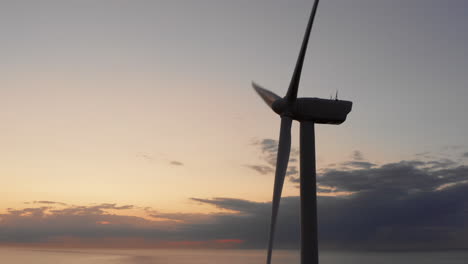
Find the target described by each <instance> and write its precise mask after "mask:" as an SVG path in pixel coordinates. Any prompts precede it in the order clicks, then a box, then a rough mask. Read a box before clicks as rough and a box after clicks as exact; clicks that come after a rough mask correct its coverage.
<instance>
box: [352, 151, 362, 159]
mask: <svg viewBox="0 0 468 264" xmlns="http://www.w3.org/2000/svg"><path fill="white" fill-rule="evenodd" d="M353 160H355V161H356V160H357V161H360V160H364V156H363V155H362V152H361V151H359V150H355V151H354V152H353Z"/></svg>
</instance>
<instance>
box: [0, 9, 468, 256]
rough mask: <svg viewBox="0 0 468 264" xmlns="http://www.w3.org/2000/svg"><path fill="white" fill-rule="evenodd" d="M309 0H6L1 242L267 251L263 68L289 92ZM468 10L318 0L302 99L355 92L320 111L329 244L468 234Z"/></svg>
mask: <svg viewBox="0 0 468 264" xmlns="http://www.w3.org/2000/svg"><path fill="white" fill-rule="evenodd" d="M311 7H312V1H309V0H307V1H306V0H294V1H279V0H269V1H267V0H255V1H246V0H238V1H227V0H216V1H214V0H199V1H190V0H171V1H169V0H167V1H166V0H154V1H149V0H137V1H123V0H112V1H111V0H102V1H86V0H85V1H58V0H56V1H51V0H43V1H32V0H31V1H22V0H19V1H2V2H0V32H1V33H0V43H1V44H0V57H1V58H2V59H1V60H0V72H1V73H0V120H2V122H0V131H1V137H0V146H1V148H0V165H1V166H0V180H1V185H0V244H1V245H34V246H47V245H52V246H58V245H64V246H81V245H83V244H87V245H93V246H96V247H98V246H112V247H126V246H129V245H133V246H138V247H223V248H224V247H242V248H263V247H264V246H265V245H266V238H267V225H268V214H269V210H270V206H271V205H270V200H271V197H272V190H273V168H274V157H275V156H274V155H275V151H276V150H275V147H276V144H277V141H276V139H277V138H278V132H279V118H278V116H276V115H275V114H274V113H273V112H272V111H271V110H270V109H268V107H266V106H265V105H264V103H263V102H262V101H261V99H260V98H258V96H257V95H256V94H255V93H254V91H253V89H252V88H251V82H252V81H255V82H257V83H259V84H261V85H262V86H264V87H265V88H267V89H270V90H271V91H273V92H275V93H277V94H279V95H283V94H284V93H285V92H286V88H287V87H288V83H289V80H290V77H291V74H292V71H293V66H294V64H295V60H296V57H297V54H298V51H299V47H300V43H301V41H302V36H303V33H304V30H305V26H306V22H307V19H308V15H309V12H310V9H311ZM466 10H468V2H466V1H464V0H447V1H435V0H409V1H408V0H405V1H403V0H395V1H385V0H354V1H348V0H323V1H321V3H320V6H319V10H318V14H317V18H316V21H315V25H314V29H313V32H312V36H311V39H310V44H309V51H308V53H307V57H306V62H305V65H304V69H303V74H302V81H301V86H300V88H299V96H302V97H322V98H328V97H329V96H330V95H331V94H335V92H336V91H339V98H340V99H346V100H351V101H353V102H354V105H353V110H352V112H351V114H350V115H349V117H348V119H347V121H346V122H345V123H344V124H342V125H340V126H326V125H320V126H317V128H316V141H317V168H318V172H319V179H318V181H319V187H320V188H319V190H318V191H319V194H320V199H319V222H320V227H319V228H320V241H321V245H323V246H324V247H328V248H343V247H345V245H349V244H350V242H353V243H352V244H353V245H355V247H356V249H362V248H374V249H396V248H398V249H408V248H411V249H413V248H418V249H421V248H422V249H427V248H463V247H465V248H466V247H468V240H467V239H466V237H468V236H467V234H468V229H466V228H465V227H464V226H468V225H466V223H467V222H468V214H467V212H468V203H467V201H468V199H467V198H468V197H466V193H468V192H467V187H468V185H467V184H468V171H467V167H466V163H467V161H468V147H467V145H466V135H467V134H468V122H467V121H466V113H467V112H468V104H466V100H467V99H468V89H467V86H468V80H467V78H466V73H467V72H468V33H467V31H466V27H467V26H468V16H467V15H466V13H467V11H466ZM298 139H299V134H298V124H294V125H293V148H295V151H293V155H292V159H291V162H290V168H289V173H288V175H289V178H288V180H287V181H286V185H285V189H284V191H283V197H285V198H284V199H283V201H282V207H281V209H280V222H279V224H278V228H279V231H278V239H277V241H278V242H277V245H278V247H283V248H294V247H297V241H298V239H299V236H298V228H299V227H298V221H297V217H298V208H299V207H298V198H297V196H298V193H299V192H298V188H297V184H298V183H297V177H298V162H297V149H298ZM320 208H322V209H320ZM323 208H328V209H327V210H325V209H323ZM352 209H355V210H352ZM434 241H437V242H434ZM403 242H405V243H403ZM397 245H398V246H397Z"/></svg>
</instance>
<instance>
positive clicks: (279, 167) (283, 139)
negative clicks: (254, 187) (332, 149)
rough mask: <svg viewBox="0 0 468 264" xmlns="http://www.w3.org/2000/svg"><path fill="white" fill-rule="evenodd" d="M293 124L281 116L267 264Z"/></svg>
mask: <svg viewBox="0 0 468 264" xmlns="http://www.w3.org/2000/svg"><path fill="white" fill-rule="evenodd" d="M291 124H292V119H291V118H290V117H286V116H283V117H281V130H280V138H279V143H278V156H277V159H276V172H275V186H274V189H273V202H272V210H271V223H270V238H269V240H268V256H267V264H270V263H271V254H272V251H273V240H274V236H275V226H276V219H277V216H278V209H279V204H280V199H281V192H282V190H283V183H284V178H285V177H286V170H287V169H288V161H289V153H290V152H291Z"/></svg>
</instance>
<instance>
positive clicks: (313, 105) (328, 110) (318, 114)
mask: <svg viewBox="0 0 468 264" xmlns="http://www.w3.org/2000/svg"><path fill="white" fill-rule="evenodd" d="M352 106H353V103H352V102H350V101H343V100H328V99H321V98H297V99H296V101H294V102H288V101H287V100H285V99H278V100H276V101H275V102H273V105H272V107H271V108H272V109H273V111H274V112H275V113H277V114H278V115H280V116H289V117H291V118H292V119H294V120H297V121H299V122H302V121H312V122H314V123H317V124H331V125H339V124H341V123H343V122H344V121H345V120H346V117H347V115H348V114H349V113H350V112H351V109H352Z"/></svg>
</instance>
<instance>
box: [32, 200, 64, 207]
mask: <svg viewBox="0 0 468 264" xmlns="http://www.w3.org/2000/svg"><path fill="white" fill-rule="evenodd" d="M32 203H33V204H48V205H63V206H66V205H67V204H66V203H61V202H54V201H33V202H32Z"/></svg>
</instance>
